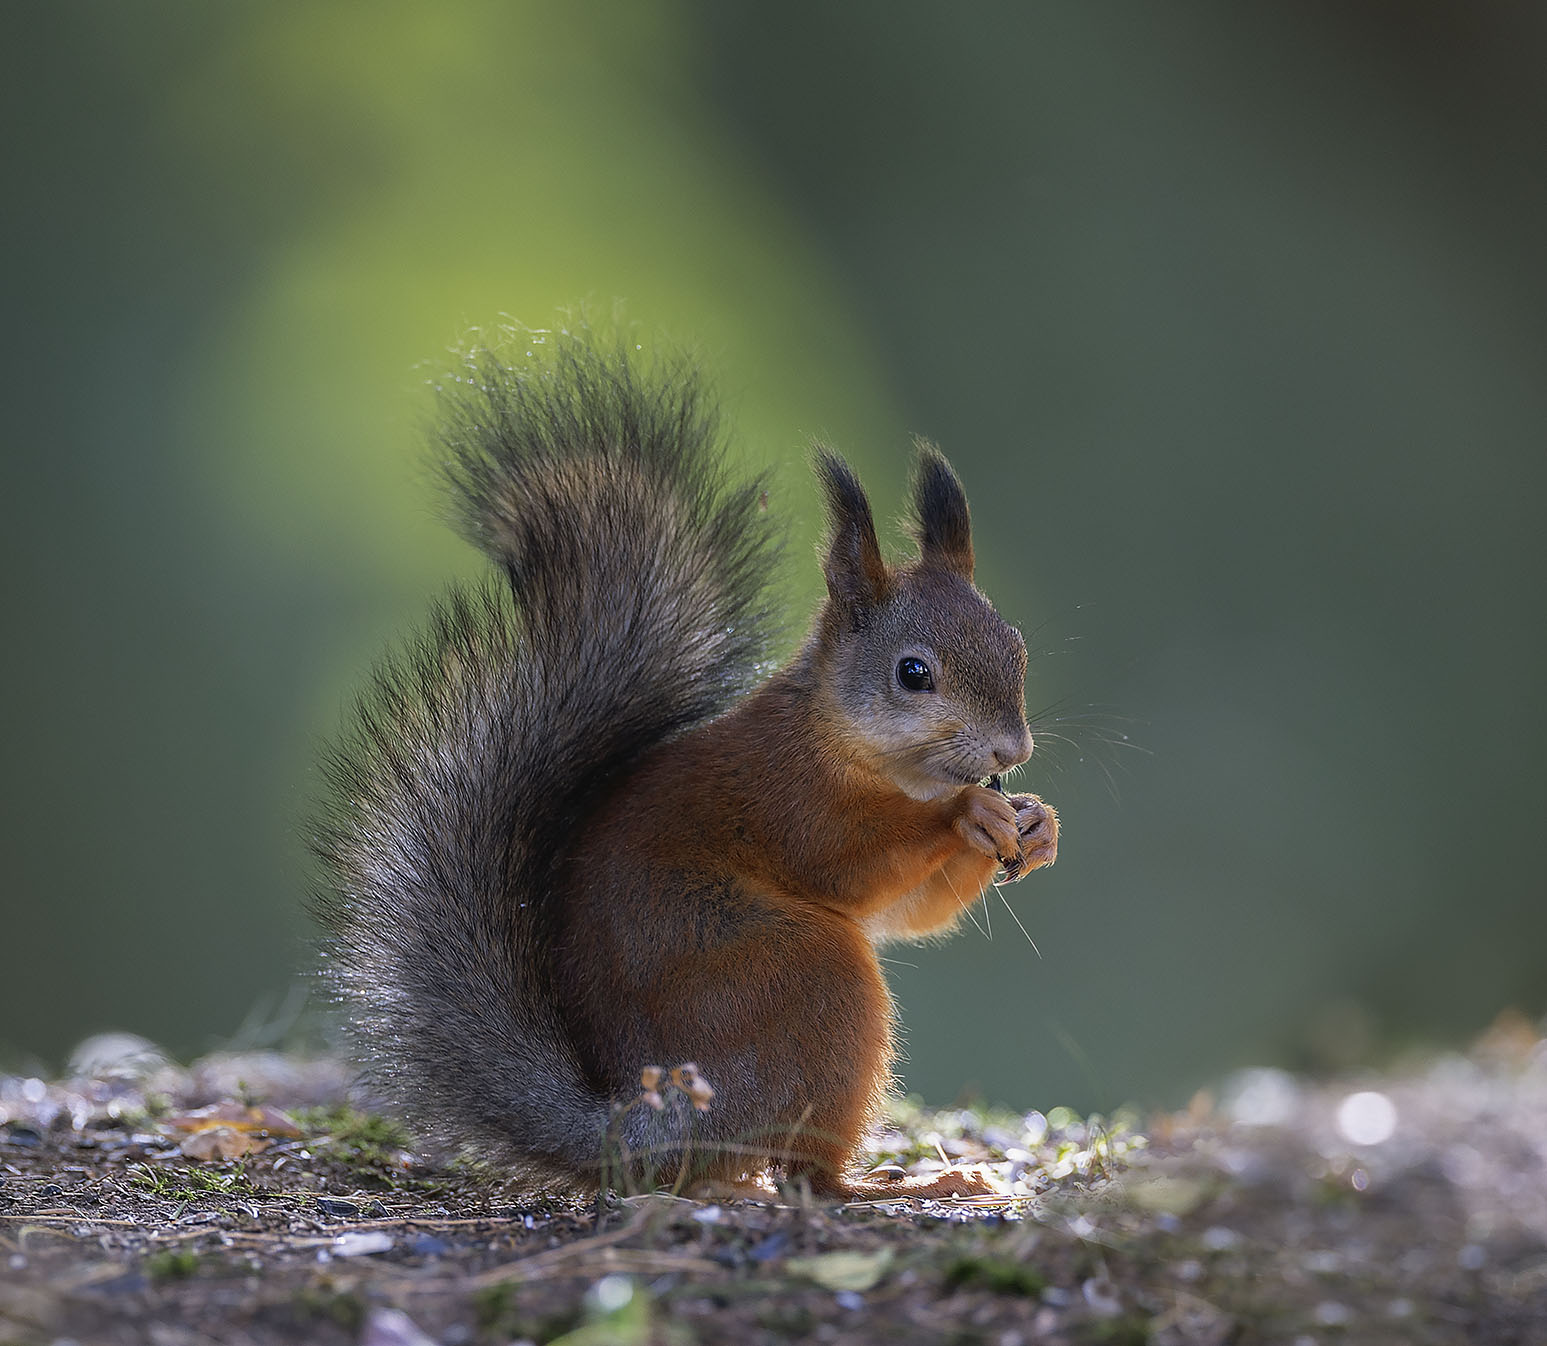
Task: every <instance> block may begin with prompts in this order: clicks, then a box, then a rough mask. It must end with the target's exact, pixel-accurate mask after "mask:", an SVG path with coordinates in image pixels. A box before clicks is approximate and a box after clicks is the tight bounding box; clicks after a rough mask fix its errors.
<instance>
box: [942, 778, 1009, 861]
mask: <svg viewBox="0 0 1547 1346" xmlns="http://www.w3.org/2000/svg"><path fill="white" fill-rule="evenodd" d="M954 825H955V828H956V831H957V833H958V834H959V835H960V836H961V839H962V840H963V841H965V842H966V843H967V844H968V845H969V846H971V847H972V849H973V850H975V851H981V852H982V853H983V854H984V855H988V856H992V857H993V858H994V859H995V860H998V861H999V863H1000V864H1010V863H1012V862H1014V861H1015V860H1016V859H1017V857H1019V855H1020V853H1021V841H1020V831H1019V828H1018V826H1017V823H1016V814H1015V800H1013V799H1010V798H1008V797H1006V796H1005V795H1002V794H1000V793H999V792H998V791H997V790H986V789H984V788H983V787H982V786H981V785H969V786H968V787H967V788H966V789H965V790H963V791H962V808H961V812H960V813H958V814H957V815H956V819H955V824H954Z"/></svg>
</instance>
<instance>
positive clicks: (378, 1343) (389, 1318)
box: [360, 1309, 435, 1346]
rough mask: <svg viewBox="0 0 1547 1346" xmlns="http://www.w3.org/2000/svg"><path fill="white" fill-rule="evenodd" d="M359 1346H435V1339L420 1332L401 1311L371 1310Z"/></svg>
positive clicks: (412, 1321) (416, 1325)
mask: <svg viewBox="0 0 1547 1346" xmlns="http://www.w3.org/2000/svg"><path fill="white" fill-rule="evenodd" d="M360 1346H435V1339H434V1338H433V1337H428V1336H426V1335H425V1334H424V1333H423V1332H422V1331H420V1329H419V1325H418V1324H417V1323H415V1322H414V1320H413V1319H412V1318H410V1317H409V1316H408V1315H407V1314H406V1313H404V1312H403V1311H402V1310H401V1309H372V1310H371V1316H370V1317H369V1318H367V1319H366V1320H365V1331H364V1332H363V1333H362V1334H361V1336H360Z"/></svg>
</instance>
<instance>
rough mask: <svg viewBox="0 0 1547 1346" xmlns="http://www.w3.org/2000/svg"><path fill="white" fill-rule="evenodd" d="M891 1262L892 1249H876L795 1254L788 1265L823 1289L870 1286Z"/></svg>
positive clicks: (852, 1288) (866, 1287)
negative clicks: (863, 1251)
mask: <svg viewBox="0 0 1547 1346" xmlns="http://www.w3.org/2000/svg"><path fill="white" fill-rule="evenodd" d="M891 1264H892V1250H891V1249H890V1248H882V1249H880V1250H879V1251H877V1252H873V1253H858V1252H838V1253H819V1254H817V1256H815V1257H792V1258H790V1260H789V1262H788V1264H787V1265H788V1266H789V1269H790V1270H791V1271H792V1272H794V1273H795V1275H797V1276H804V1277H806V1279H807V1280H812V1281H815V1282H816V1283H817V1284H818V1285H820V1286H821V1287H822V1288H823V1289H824V1290H870V1289H873V1288H874V1286H875V1284H876V1282H877V1281H879V1280H880V1279H881V1277H882V1276H884V1275H885V1274H886V1269H887V1267H889V1266H891Z"/></svg>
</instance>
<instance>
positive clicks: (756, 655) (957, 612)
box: [314, 329, 1058, 1199]
mask: <svg viewBox="0 0 1547 1346" xmlns="http://www.w3.org/2000/svg"><path fill="white" fill-rule="evenodd" d="M541 340H542V341H543V343H544V344H543V347H542V349H541V350H537V351H535V353H534V352H528V356H529V357H530V358H528V359H526V360H525V361H522V360H511V361H507V359H506V358H505V357H504V356H503V355H502V354H500V353H499V350H498V349H497V348H495V349H491V348H489V347H488V346H485V347H482V348H479V349H476V350H473V351H471V352H469V353H466V354H465V355H464V356H463V358H462V360H461V362H460V364H459V366H458V372H457V373H456V375H455V376H454V377H452V378H450V379H449V380H447V381H446V382H445V383H444V384H443V385H442V386H441V400H442V406H441V410H442V413H443V414H442V417H441V422H440V430H439V443H440V446H441V448H442V449H443V450H444V455H443V461H442V463H441V464H440V467H441V475H442V476H443V477H444V479H445V484H446V485H447V486H448V487H449V494H450V497H451V500H452V502H453V508H454V511H455V516H456V521H457V522H458V524H459V525H460V527H461V530H462V531H463V532H464V533H465V534H466V535H467V536H468V537H469V538H470V539H471V540H472V541H473V542H474V543H475V544H476V545H477V546H478V547H480V548H481V549H482V550H483V551H484V552H486V553H487V554H488V556H489V557H490V558H491V559H492V561H493V563H494V566H495V567H496V568H497V571H498V572H503V573H502V575H498V574H497V575H495V576H494V577H491V578H488V579H485V580H484V581H483V582H482V583H481V584H475V585H471V586H466V587H462V588H459V589H454V590H452V591H451V593H450V594H449V596H448V597H446V598H445V599H443V600H441V601H439V602H438V603H437V605H436V606H435V607H434V608H433V610H432V614H431V617H430V619H429V622H428V624H427V626H426V628H425V629H424V630H423V631H422V632H421V633H420V634H419V636H418V637H417V638H416V639H415V640H414V641H413V643H412V644H411V645H410V646H409V647H408V648H406V649H405V650H404V651H403V652H401V653H399V654H398V655H396V656H394V657H390V658H388V659H387V660H386V661H385V662H384V663H383V664H382V666H381V667H380V668H379V669H378V671H377V673H376V675H375V677H374V679H373V681H372V683H371V684H370V686H369V688H368V690H367V691H366V692H365V693H364V694H363V695H362V696H361V698H360V700H359V702H358V706H357V709H356V711H355V714H354V718H353V721H352V727H351V728H349V729H348V730H346V732H345V734H344V735H343V736H342V737H341V739H340V740H339V741H338V742H337V743H336V744H335V745H334V746H333V747H332V748H331V749H330V750H329V751H328V753H327V755H326V758H325V762H324V775H325V778H326V780H327V783H328V786H329V802H328V803H327V804H326V805H325V806H324V810H325V812H324V816H323V818H322V820H321V822H320V823H319V825H318V829H317V834H316V837H315V840H314V848H315V849H316V851H317V852H318V854H319V855H320V858H321V860H322V862H323V870H324V873H325V875H326V880H325V883H324V884H323V885H322V886H321V888H320V891H319V892H318V893H317V894H316V895H315V902H314V905H315V907H316V908H317V910H318V914H319V915H320V918H321V920H322V922H323V924H324V927H325V939H324V949H323V961H324V966H323V975H324V977H325V978H326V979H327V981H328V983H329V985H330V989H331V990H332V992H333V993H334V995H335V997H336V998H337V999H338V1000H339V1001H341V1002H342V1004H343V1007H344V1011H345V1020H346V1023H347V1027H348V1030H349V1031H350V1033H351V1035H352V1038H353V1043H354V1046H355V1049H356V1053H357V1056H358V1058H359V1060H360V1062H361V1064H362V1067H363V1070H364V1074H365V1078H366V1079H367V1080H368V1081H370V1082H371V1083H372V1084H373V1085H374V1087H375V1089H376V1090H377V1092H378V1094H379V1096H380V1097H381V1098H382V1099H383V1100H384V1101H386V1102H388V1103H390V1104H392V1105H395V1106H396V1107H397V1108H398V1109H399V1110H400V1111H401V1112H402V1113H403V1114H404V1115H405V1117H406V1118H407V1119H408V1120H409V1121H410V1122H411V1124H412V1125H413V1127H414V1129H415V1130H416V1131H417V1132H418V1133H419V1135H420V1136H421V1137H422V1138H423V1139H425V1140H426V1141H427V1142H428V1143H430V1144H432V1145H436V1146H439V1147H449V1148H451V1149H453V1150H459V1151H461V1152H464V1153H467V1152H472V1153H475V1154H477V1155H478V1156H480V1157H482V1158H484V1159H486V1160H490V1161H492V1162H494V1163H496V1164H498V1165H500V1166H502V1167H504V1168H506V1169H508V1170H510V1171H511V1172H512V1173H513V1174H514V1175H516V1176H519V1177H525V1178H527V1179H528V1180H531V1181H533V1182H538V1183H541V1184H543V1185H547V1186H555V1185H556V1186H563V1187H568V1188H570V1189H580V1190H583V1189H591V1190H595V1189H596V1188H598V1187H599V1186H605V1185H607V1184H608V1182H609V1181H610V1180H612V1179H615V1178H616V1177H617V1176H618V1175H619V1170H620V1168H621V1170H622V1176H623V1177H624V1178H626V1179H627V1180H628V1181H630V1182H636V1183H638V1182H649V1181H654V1180H658V1179H660V1178H661V1177H662V1175H665V1177H666V1179H667V1180H671V1179H672V1178H675V1179H676V1180H677V1181H679V1182H682V1181H690V1182H694V1183H697V1182H702V1181H708V1182H710V1183H720V1184H725V1185H727V1186H730V1187H732V1188H733V1189H735V1190H746V1189H747V1188H748V1187H751V1188H752V1189H754V1190H760V1191H764V1192H766V1191H767V1190H768V1189H767V1188H766V1186H763V1187H760V1186H758V1184H760V1183H764V1184H765V1183H766V1182H767V1181H768V1176H769V1175H770V1174H774V1175H777V1174H782V1175H783V1177H784V1178H785V1179H786V1180H787V1181H796V1182H803V1183H805V1184H808V1185H809V1190H810V1191H811V1192H812V1193H813V1194H815V1195H817V1196H820V1197H825V1198H834V1199H842V1198H855V1197H865V1196H885V1197H897V1196H926V1197H928V1196H933V1197H943V1196H954V1195H967V1194H972V1193H979V1192H988V1191H992V1190H994V1184H993V1181H992V1179H991V1178H990V1177H989V1176H988V1175H987V1174H985V1173H983V1172H982V1171H974V1170H950V1171H947V1172H946V1173H945V1174H943V1175H939V1176H937V1177H933V1178H916V1179H906V1180H903V1181H901V1182H891V1183H881V1182H876V1181H867V1180H866V1179H864V1178H863V1177H860V1176H857V1174H856V1172H855V1171H854V1164H855V1156H856V1153H857V1151H858V1149H859V1146H860V1142H861V1140H862V1138H863V1135H864V1133H865V1130H866V1127H867V1125H868V1124H869V1122H870V1120H871V1119H872V1117H873V1116H874V1114H875V1112H876V1109H877V1107H878V1106H879V1105H880V1103H881V1102H882V1101H883V1100H884V1098H885V1096H886V1094H887V1092H888V1090H889V1088H890V1087H891V1082H892V1074H891V1067H892V1062H893V1054H894V1023H893V1020H894V1015H893V1007H892V1001H891V998H890V996H889V994H888V991H887V987H886V983H885V981H884V979H883V976H882V973H881V969H880V964H879V960H878V958H877V954H876V948H877V946H878V945H879V944H882V943H884V942H885V941H889V940H897V939H913V938H918V937H922V936H927V935H933V934H937V933H941V932H944V931H947V930H949V929H950V928H951V927H952V926H953V925H954V924H955V923H956V922H957V921H958V920H959V919H960V918H961V916H962V914H963V913H964V912H965V911H966V910H967V909H968V908H969V907H970V906H971V905H972V904H973V903H975V902H976V901H977V900H978V898H979V897H980V896H981V895H982V894H983V892H984V891H985V890H986V888H987V886H988V885H989V883H990V882H991V881H992V880H993V879H994V877H995V875H996V873H998V872H999V871H1001V870H1002V871H1003V872H1004V877H1005V878H1006V879H1009V880H1015V879H1019V878H1021V877H1023V876H1024V875H1025V874H1027V873H1029V872H1030V871H1031V870H1033V869H1036V868H1039V867H1041V866H1044V865H1048V864H1051V863H1052V862H1053V860H1054V859H1055V858H1056V856H1057V849H1058V818H1057V815H1056V813H1055V812H1054V810H1053V809H1052V808H1050V807H1048V806H1047V805H1045V804H1043V803H1042V802H1041V801H1040V800H1039V799H1037V798H1036V797H1035V796H1033V795H1010V796H1007V795H1005V794H1004V793H1002V792H1001V791H1000V790H999V789H998V788H997V787H998V776H999V775H1000V773H1003V772H1006V771H1009V770H1010V769H1012V768H1014V767H1016V766H1018V765H1019V764H1021V763H1023V762H1025V761H1026V760H1027V759H1028V758H1029V757H1030V756H1031V752H1032V737H1031V733H1030V731H1029V729H1028V727H1027V723H1026V718H1025V674H1026V647H1025V642H1024V641H1023V639H1022V637H1021V635H1020V633H1019V632H1018V631H1017V630H1015V628H1014V627H1012V626H1011V625H1010V624H1009V623H1008V622H1006V621H1005V620H1004V619H1003V618H1002V617H1001V616H1000V615H999V614H998V612H997V611H996V610H995V609H994V608H993V606H992V605H991V604H990V603H989V601H988V600H987V599H986V598H985V597H984V596H983V595H982V594H981V593H980V592H979V591H978V590H977V589H976V588H975V587H974V584H973V547H972V534H971V524H970V518H969V513H968V505H967V498H966V496H965V494H964V493H963V489H962V486H961V483H960V481H959V480H958V478H957V476H956V474H955V472H954V471H953V470H952V468H951V467H950V465H949V464H948V462H947V461H946V459H945V458H944V457H943V456H942V455H941V454H940V452H939V451H938V450H937V449H935V448H934V447H933V446H931V445H929V444H927V443H925V442H924V441H919V442H918V458H917V465H916V468H915V472H914V477H913V485H912V519H911V524H912V531H913V535H914V541H915V542H916V545H917V555H916V556H915V557H914V558H913V559H911V560H909V561H908V562H907V563H905V564H899V565H894V564H889V563H888V562H887V561H886V560H885V559H884V558H883V555H882V552H881V549H880V546H879V543H878V541H877V537H876V529H875V524H874V521H873V518H872V514H871V509H870V504H869V502H868V500H867V498H866V495H865V492H864V490H863V488H862V487H861V485H860V482H859V480H858V478H857V477H856V476H855V474H854V472H853V471H852V470H851V469H850V468H849V466H848V465H847V464H846V463H845V462H844V461H843V459H841V458H840V457H839V456H837V455H836V454H835V453H833V452H832V451H831V450H829V449H827V448H825V447H823V446H822V445H820V444H818V445H816V446H815V447H814V451H813V459H814V467H815V472H816V475H817V478H818V479H819V482H820V484H821V488H822V491H823V494H824V496H825V501H826V510H827V516H828V524H829V532H828V537H827V541H826V543H825V544H824V557H823V562H822V569H823V573H824V576H825V579H826V586H827V598H826V601H825V602H824V603H823V604H822V606H821V607H820V609H819V611H818V612H817V613H816V616H815V619H814V621H813V622H812V625H811V627H810V630H809V634H807V636H806V637H805V640H804V642H803V643H802V644H801V645H800V646H799V649H798V652H797V653H796V654H795V655H794V656H793V658H791V659H790V660H789V662H788V663H786V664H785V665H784V666H783V667H782V668H779V669H777V671H771V668H772V666H771V665H770V664H769V663H768V652H769V647H770V644H771V643H772V641H773V639H774V638H775V636H776V634H777V631H778V622H777V619H776V616H775V614H774V612H773V610H772V609H773V607H774V604H773V602H772V600H771V599H770V597H769V575H770V573H771V571H772V570H773V568H774V562H775V558H776V556H777V553H778V551H779V545H780V539H779V535H778V529H777V527H776V526H775V525H774V524H773V522H772V521H771V519H770V517H769V513H768V511H767V495H766V492H765V490H764V480H763V478H754V479H749V480H740V479H737V478H736V477H735V475H734V474H733V473H732V472H731V470H730V469H729V467H728V466H727V463H726V446H725V443H724V440H723V437H722V435H721V432H720V428H719V419H718V416H717V413H716V411H715V409H714V407H713V406H712V404H711V401H710V399H709V397H708V394H707V393H706V391H705V388H704V386H703V383H702V380H701V377H700V376H699V374H698V373H697V371H696V369H695V367H694V366H693V364H692V362H691V361H688V360H685V359H683V358H681V357H676V356H662V357H659V358H656V359H653V360H652V359H651V358H650V357H648V356H640V355H638V354H637V348H636V349H635V350H630V349H629V348H628V346H627V344H626V343H623V342H604V341H602V340H600V339H599V338H597V337H595V336H594V335H592V334H590V333H589V332H587V331H585V330H584V329H581V330H577V331H570V332H557V333H550V334H547V335H546V336H544V337H543V338H541ZM532 344H533V345H534V347H535V345H536V343H535V342H533V343H532ZM985 779H989V781H990V783H989V784H988V785H985V784H983V783H982V782H983V781H984V780H985ZM680 1062H691V1063H694V1066H695V1067H696V1070H697V1072H699V1074H698V1075H696V1076H695V1075H694V1074H693V1071H692V1069H688V1070H685V1071H682V1072H679V1073H678V1075H677V1079H678V1081H679V1083H683V1084H684V1085H685V1087H688V1088H690V1090H691V1092H692V1095H693V1099H694V1101H695V1102H696V1106H695V1107H683V1106H681V1104H682V1102H683V1101H684V1100H683V1099H680V1098H678V1099H674V1105H673V1106H665V1105H663V1104H662V1103H661V1101H660V1097H659V1094H658V1093H652V1092H651V1086H652V1085H653V1084H654V1083H655V1082H656V1081H658V1080H659V1079H660V1078H661V1075H662V1072H661V1069H660V1064H663V1063H664V1064H666V1065H668V1066H669V1065H670V1063H680ZM652 1063H655V1064H654V1065H652ZM647 1067H649V1068H650V1069H647ZM642 1081H643V1090H642ZM705 1082H707V1085H708V1086H710V1087H705ZM711 1092H712V1095H713V1097H712V1102H710V1101H707V1100H708V1098H709V1095H710V1093H711ZM646 1096H649V1098H650V1102H651V1104H652V1105H651V1106H638V1103H639V1100H640V1099H641V1098H642V1097H646Z"/></svg>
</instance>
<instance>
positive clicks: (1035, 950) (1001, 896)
mask: <svg viewBox="0 0 1547 1346" xmlns="http://www.w3.org/2000/svg"><path fill="white" fill-rule="evenodd" d="M994 891H995V892H996V893H998V894H999V900H1000V901H1001V902H1003V903H1004V909H1005V910H1006V911H1007V912H1009V913H1010V919H1011V920H1012V921H1014V922H1015V924H1016V925H1018V926H1020V930H1021V934H1023V935H1025V936H1026V943H1028V944H1029V945H1031V951H1032V952H1033V953H1034V954H1036V955H1037V958H1038V960H1039V961H1040V960H1041V958H1042V950H1041V949H1039V948H1038V947H1037V941H1036V940H1034V939H1033V938H1032V937H1031V932H1030V931H1029V930H1027V929H1026V927H1025V926H1024V925H1021V918H1020V917H1019V916H1017V915H1016V914H1015V908H1014V907H1012V906H1011V905H1010V899H1009V898H1008V897H1006V896H1005V895H1004V889H1003V888H1001V887H1000V886H999V885H998V884H997V883H996V884H995V885H994Z"/></svg>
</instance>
